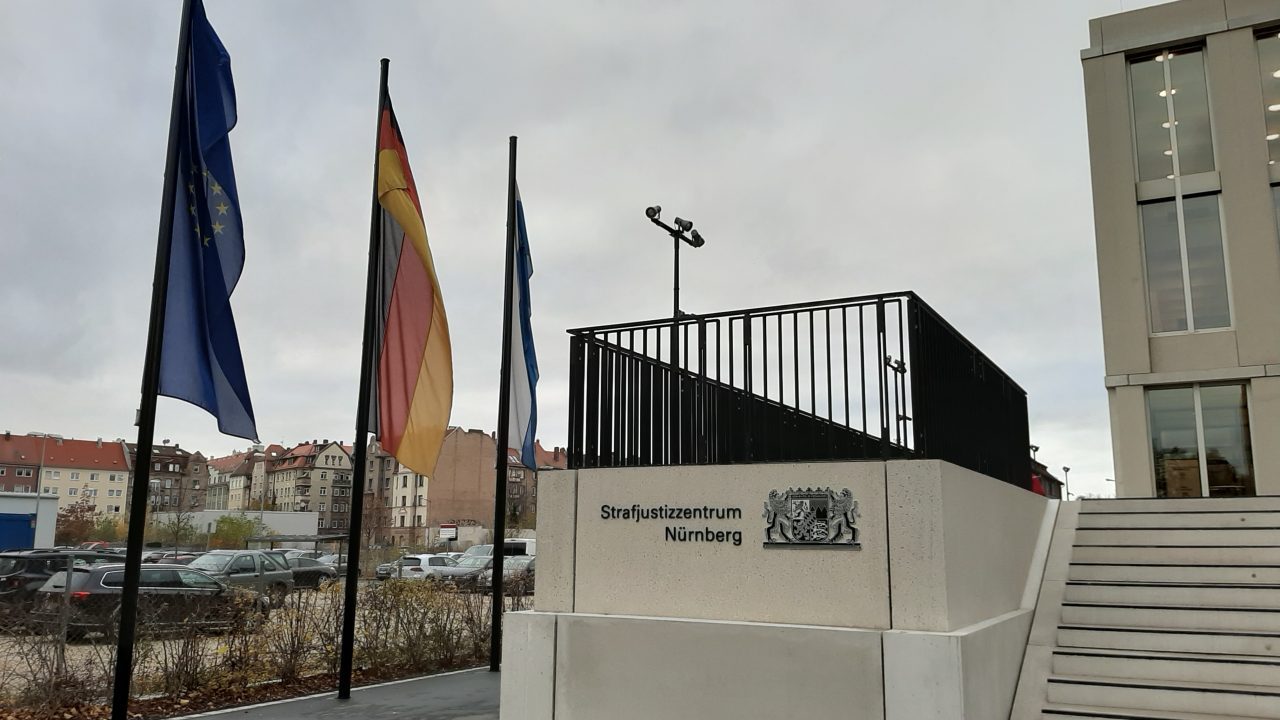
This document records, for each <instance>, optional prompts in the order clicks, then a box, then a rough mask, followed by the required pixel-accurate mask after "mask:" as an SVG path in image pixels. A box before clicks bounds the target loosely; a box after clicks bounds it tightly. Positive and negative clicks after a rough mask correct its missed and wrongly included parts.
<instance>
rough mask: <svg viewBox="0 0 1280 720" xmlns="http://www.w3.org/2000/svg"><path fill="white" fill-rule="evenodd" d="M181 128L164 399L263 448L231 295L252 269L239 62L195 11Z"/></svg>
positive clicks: (199, 7) (195, 7) (197, 6)
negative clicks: (238, 149)
mask: <svg viewBox="0 0 1280 720" xmlns="http://www.w3.org/2000/svg"><path fill="white" fill-rule="evenodd" d="M186 53H187V72H186V76H185V77H183V78H180V82H181V83H182V87H181V88H179V89H178V92H180V93H181V101H180V109H179V115H178V118H177V119H176V122H177V124H178V128H177V132H178V138H179V139H178V158H177V173H176V174H175V181H174V187H172V188H170V189H169V192H172V193H173V194H174V213H173V232H172V235H171V236H170V238H169V288H168V293H167V295H166V297H165V317H164V338H163V340H162V343H161V349H160V388H159V392H160V394H161V395H165V396H168V397H173V398H178V399H179V400H186V401H187V402H189V403H192V404H194V405H197V406H199V407H202V408H204V409H205V410H208V411H209V412H210V413H211V414H213V415H214V417H216V418H218V429H219V430H221V431H222V432H224V433H226V434H227V435H235V436H237V437H242V438H248V439H250V440H257V438H258V430H257V426H256V423H255V422H254V418H253V406H252V404H251V403H250V402H249V385H248V382H247V381H246V380H245V374H244V362H243V360H242V359H241V356H240V340H239V337H238V336H237V335H236V322H235V319H234V318H233V317H232V316H231V292H232V291H233V290H235V288H236V282H237V281H239V279H240V271H241V269H242V268H243V267H244V233H243V231H242V230H241V227H240V196H239V193H237V192H236V178H235V173H234V171H233V169H232V166H231V145H230V143H229V142H228V140H227V135H228V134H229V133H230V132H231V128H233V127H235V125H236V96H235V88H234V87H233V85H232V82H231V56H230V55H229V54H227V49H226V48H225V47H223V45H222V41H221V40H219V39H218V35H217V33H215V32H214V30H213V26H212V25H210V24H209V19H208V18H207V17H206V16H205V13H204V6H203V4H202V3H201V2H200V0H196V1H195V2H193V3H192V4H191V40H190V43H189V45H188V46H187V48H186Z"/></svg>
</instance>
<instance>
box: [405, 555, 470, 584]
mask: <svg viewBox="0 0 1280 720" xmlns="http://www.w3.org/2000/svg"><path fill="white" fill-rule="evenodd" d="M415 560H416V561H417V562H416V563H414V561H415ZM400 563H401V564H402V567H401V569H400V575H399V576H400V577H403V578H409V579H425V580H436V581H441V580H447V579H449V578H453V577H457V576H459V575H465V574H466V573H467V572H469V570H467V569H466V568H463V569H459V568H458V561H457V560H454V559H453V558H451V557H448V556H446V555H439V554H425V555H406V556H404V557H403V558H401V559H400Z"/></svg>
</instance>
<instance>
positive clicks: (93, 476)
mask: <svg viewBox="0 0 1280 720" xmlns="http://www.w3.org/2000/svg"><path fill="white" fill-rule="evenodd" d="M89 482H98V473H89Z"/></svg>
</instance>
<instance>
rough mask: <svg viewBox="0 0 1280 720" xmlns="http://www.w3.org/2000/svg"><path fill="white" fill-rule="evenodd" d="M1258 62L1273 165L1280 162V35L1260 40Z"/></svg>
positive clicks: (1269, 35) (1272, 34) (1262, 37)
mask: <svg viewBox="0 0 1280 720" xmlns="http://www.w3.org/2000/svg"><path fill="white" fill-rule="evenodd" d="M1258 62H1259V64H1260V70H1261V71H1262V72H1261V73H1260V74H1261V75H1262V107H1263V115H1264V116H1265V117H1266V119H1267V148H1268V149H1269V151H1270V155H1271V160H1270V162H1271V164H1272V165H1275V164H1276V161H1277V160H1280V35H1278V34H1277V33H1267V34H1266V35H1262V36H1260V37H1259V38H1258Z"/></svg>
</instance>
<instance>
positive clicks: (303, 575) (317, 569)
mask: <svg viewBox="0 0 1280 720" xmlns="http://www.w3.org/2000/svg"><path fill="white" fill-rule="evenodd" d="M289 569H291V570H293V586H294V587H296V588H302V587H308V588H318V587H320V586H321V585H324V584H326V583H331V582H333V581H334V580H337V579H338V570H337V568H335V567H334V566H332V565H326V564H324V563H322V562H320V561H319V560H316V559H314V558H309V557H291V558H289Z"/></svg>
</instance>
